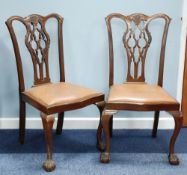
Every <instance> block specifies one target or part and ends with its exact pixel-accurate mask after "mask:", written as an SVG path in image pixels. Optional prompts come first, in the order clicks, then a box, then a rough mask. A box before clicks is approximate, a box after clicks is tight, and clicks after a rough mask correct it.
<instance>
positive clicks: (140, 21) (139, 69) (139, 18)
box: [106, 13, 170, 85]
mask: <svg viewBox="0 0 187 175" xmlns="http://www.w3.org/2000/svg"><path fill="white" fill-rule="evenodd" d="M113 18H119V19H122V20H123V21H124V22H125V24H126V30H125V32H124V35H123V38H122V41H123V45H124V48H125V50H126V55H127V62H128V70H127V78H126V80H127V81H128V82H144V81H145V71H144V70H145V60H146V56H147V51H148V49H149V47H150V44H151V41H152V36H151V33H150V31H149V28H148V26H149V24H150V22H151V21H152V20H153V19H157V18H162V19H164V20H165V27H164V33H163V38H162V47H161V52H160V63H164V56H165V45H166V37H167V31H168V26H169V22H170V18H169V17H168V16H167V15H165V14H156V15H153V16H146V15H144V14H139V13H136V14H132V15H129V16H124V15H121V14H117V13H115V14H111V15H109V16H107V18H106V23H107V28H108V36H109V61H110V78H109V79H110V82H109V85H112V84H113V62H114V61H113V57H114V55H113V39H112V28H111V20H112V19H113ZM162 77H163V64H162V65H160V68H159V82H158V84H159V85H162Z"/></svg>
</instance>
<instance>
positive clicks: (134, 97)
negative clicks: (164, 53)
mask: <svg viewBox="0 0 187 175" xmlns="http://www.w3.org/2000/svg"><path fill="white" fill-rule="evenodd" d="M108 103H138V104H162V103H164V104H165V103H167V104H168V103H169V104H170V103H171V104H173V103H177V101H176V100H175V99H174V98H173V97H171V96H170V95H169V94H168V93H167V92H166V91H165V90H164V89H163V88H161V87H160V86H157V85H150V84H145V83H125V84H120V85H113V86H111V89H110V93H109V98H108Z"/></svg>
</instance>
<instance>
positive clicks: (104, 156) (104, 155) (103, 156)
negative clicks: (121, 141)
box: [100, 152, 110, 163]
mask: <svg viewBox="0 0 187 175" xmlns="http://www.w3.org/2000/svg"><path fill="white" fill-rule="evenodd" d="M100 161H101V163H109V162H110V153H107V152H103V153H101V155H100Z"/></svg>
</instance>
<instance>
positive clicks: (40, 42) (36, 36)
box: [25, 16, 50, 85]
mask: <svg viewBox="0 0 187 175" xmlns="http://www.w3.org/2000/svg"><path fill="white" fill-rule="evenodd" d="M44 25H45V24H44V23H43V21H42V19H41V18H40V17H39V16H31V17H30V18H29V19H28V20H27V21H26V28H27V33H26V36H25V44H26V46H27V48H28V50H29V52H30V54H31V57H32V62H33V66H34V84H35V85H36V84H41V83H45V82H50V78H49V70H48V51H49V45H50V38H49V35H48V34H47V32H46V30H45V26H44Z"/></svg>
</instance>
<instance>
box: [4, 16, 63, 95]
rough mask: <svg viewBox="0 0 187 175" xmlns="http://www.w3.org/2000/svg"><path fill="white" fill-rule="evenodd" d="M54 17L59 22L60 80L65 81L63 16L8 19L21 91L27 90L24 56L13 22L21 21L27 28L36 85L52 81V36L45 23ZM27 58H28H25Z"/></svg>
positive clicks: (26, 37)
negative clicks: (50, 63)
mask: <svg viewBox="0 0 187 175" xmlns="http://www.w3.org/2000/svg"><path fill="white" fill-rule="evenodd" d="M51 18H54V19H56V20H57V22H58V51H59V67H60V81H61V82H64V81H65V74H64V54H63V36H62V24H63V18H62V17H61V16H60V15H58V14H50V15H48V16H41V15H37V14H34V15H30V16H28V17H25V18H23V17H20V16H12V17H10V18H9V19H8V20H7V21H6V25H7V27H8V29H9V32H10V35H11V39H12V42H13V46H14V51H15V56H16V63H17V70H18V78H19V86H20V88H19V89H20V91H21V92H23V91H24V90H25V84H24V76H23V68H22V58H21V54H20V50H19V44H18V42H17V38H16V34H15V31H14V28H13V22H14V21H19V22H21V23H22V24H23V25H24V26H25V28H26V34H25V44H26V47H27V49H28V51H29V53H30V55H31V58H32V63H33V70H34V71H33V72H34V85H39V84H43V83H48V82H50V75H49V65H48V53H49V47H50V36H49V34H48V33H47V31H46V28H45V25H46V22H47V20H48V19H51ZM25 59H27V58H25Z"/></svg>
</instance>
